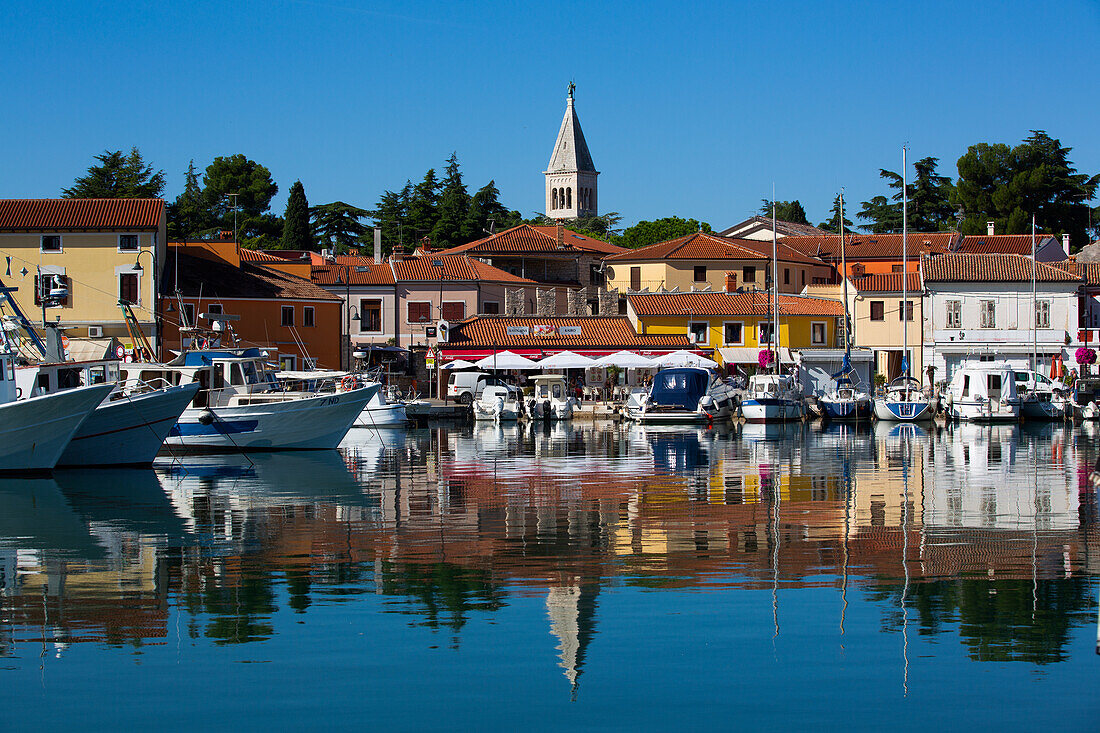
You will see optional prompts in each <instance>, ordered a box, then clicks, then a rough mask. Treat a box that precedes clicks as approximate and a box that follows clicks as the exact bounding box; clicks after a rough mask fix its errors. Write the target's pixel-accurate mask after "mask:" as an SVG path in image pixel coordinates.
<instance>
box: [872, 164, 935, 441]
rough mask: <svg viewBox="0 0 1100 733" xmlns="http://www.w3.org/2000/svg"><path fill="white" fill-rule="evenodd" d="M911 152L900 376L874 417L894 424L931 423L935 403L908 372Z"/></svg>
mask: <svg viewBox="0 0 1100 733" xmlns="http://www.w3.org/2000/svg"><path fill="white" fill-rule="evenodd" d="M907 153H908V150H907V148H905V147H904V146H903V147H902V149H901V305H900V308H902V319H901V375H900V376H898V378H897V379H895V380H894V381H892V382H891V383H890V384H889V385H887V387H886V389H885V391H884V392H883V394H882V395H880V396H878V397H876V398H875V417H877V418H878V419H879V420H891V421H894V422H919V421H923V420H931V419H932V416H933V409H932V401H931V400H930V399H929V398H928V395H926V394H925V393H924V391H923V390H922V389H921V384H920V380H919V379H914V378H913V375H912V373H911V372H910V370H909V315H910V313H912V310H911V305H910V303H909V188H908V182H907V180H906V179H907V178H908V170H907V168H906V166H907V165H908V160H907Z"/></svg>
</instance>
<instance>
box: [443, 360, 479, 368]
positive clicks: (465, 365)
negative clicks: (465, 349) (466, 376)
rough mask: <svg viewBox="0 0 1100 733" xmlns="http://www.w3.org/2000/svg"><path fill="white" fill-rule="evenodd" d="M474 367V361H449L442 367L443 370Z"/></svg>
mask: <svg viewBox="0 0 1100 733" xmlns="http://www.w3.org/2000/svg"><path fill="white" fill-rule="evenodd" d="M472 366H474V363H473V362H472V361H466V360H465V359H455V360H454V361H449V362H447V363H446V364H444V365H443V366H442V368H443V369H469V368H470V367H472Z"/></svg>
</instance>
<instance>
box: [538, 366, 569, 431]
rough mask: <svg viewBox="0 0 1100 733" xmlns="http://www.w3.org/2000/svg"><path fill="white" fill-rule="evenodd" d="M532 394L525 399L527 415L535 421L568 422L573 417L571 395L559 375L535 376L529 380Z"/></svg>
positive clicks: (563, 378) (563, 379)
mask: <svg viewBox="0 0 1100 733" xmlns="http://www.w3.org/2000/svg"><path fill="white" fill-rule="evenodd" d="M531 381H532V382H534V385H535V389H534V394H533V395H532V396H531V397H529V398H528V399H527V414H528V415H530V416H531V417H532V418H533V419H535V420H568V419H569V418H571V417H573V404H574V399H573V395H571V394H569V386H568V385H567V384H566V383H565V377H563V376H561V375H560V374H537V375H535V376H534V377H532V378H531Z"/></svg>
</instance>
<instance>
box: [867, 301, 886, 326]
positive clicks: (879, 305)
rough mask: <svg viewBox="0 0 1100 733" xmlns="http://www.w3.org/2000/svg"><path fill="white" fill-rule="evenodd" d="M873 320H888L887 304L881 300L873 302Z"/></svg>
mask: <svg viewBox="0 0 1100 733" xmlns="http://www.w3.org/2000/svg"><path fill="white" fill-rule="evenodd" d="M871 320H872V321H883V320H886V304H885V303H884V302H883V301H881V300H872V301H871Z"/></svg>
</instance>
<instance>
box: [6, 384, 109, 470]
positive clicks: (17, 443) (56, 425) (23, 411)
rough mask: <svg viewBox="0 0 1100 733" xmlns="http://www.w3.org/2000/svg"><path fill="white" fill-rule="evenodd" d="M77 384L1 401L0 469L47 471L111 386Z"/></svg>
mask: <svg viewBox="0 0 1100 733" xmlns="http://www.w3.org/2000/svg"><path fill="white" fill-rule="evenodd" d="M113 388H114V387H113V385H110V384H96V385H92V386H90V387H77V388H76V389H67V390H65V391H63V392H54V393H53V394H46V395H41V396H39V397H30V398H28V399H25V400H17V401H15V402H8V403H5V404H3V405H0V471H3V472H5V473H20V472H30V471H50V470H52V469H53V468H54V466H56V465H57V462H58V460H59V459H60V458H61V454H62V453H64V451H65V448H66V446H68V445H69V441H70V440H71V439H72V437H73V435H75V434H76V431H77V430H79V429H80V425H81V423H83V422H84V420H85V419H86V418H87V417H88V415H90V414H91V413H92V410H94V409H95V408H96V406H97V405H98V404H99V403H100V402H102V401H103V400H104V398H106V397H107V395H108V394H109V393H110V391H111V390H112V389H113Z"/></svg>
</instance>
